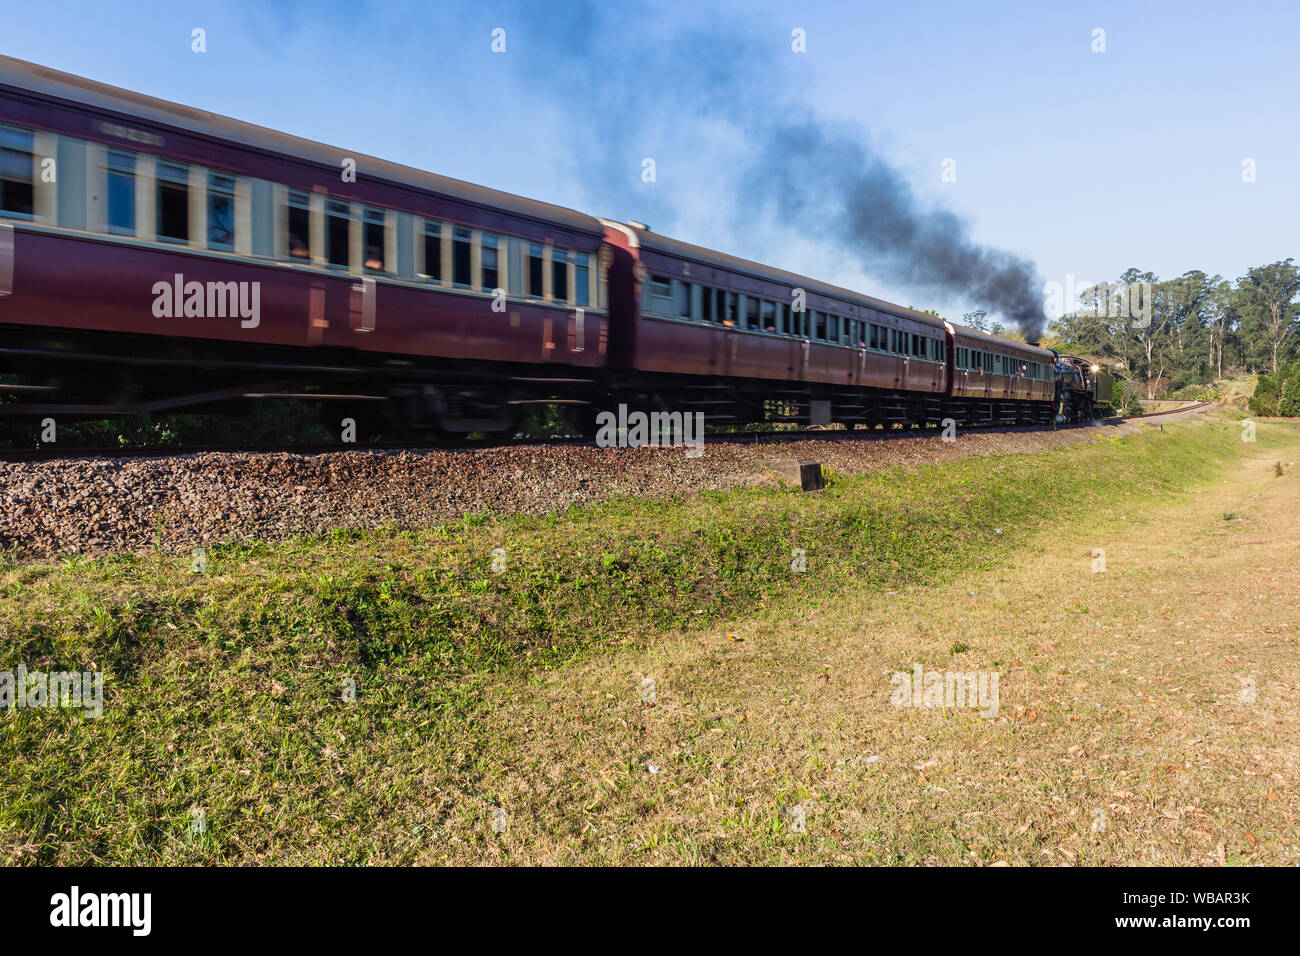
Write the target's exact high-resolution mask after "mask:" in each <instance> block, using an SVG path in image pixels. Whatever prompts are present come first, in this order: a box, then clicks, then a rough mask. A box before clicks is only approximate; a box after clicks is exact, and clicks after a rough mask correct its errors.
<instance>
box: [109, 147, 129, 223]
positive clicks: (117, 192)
mask: <svg viewBox="0 0 1300 956" xmlns="http://www.w3.org/2000/svg"><path fill="white" fill-rule="evenodd" d="M108 231H109V233H111V234H112V235H115V236H134V235H135V156H134V155H132V154H131V153H122V152H118V151H117V150H110V151H109V153H108Z"/></svg>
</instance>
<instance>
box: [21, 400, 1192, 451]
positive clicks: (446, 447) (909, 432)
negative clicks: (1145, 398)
mask: <svg viewBox="0 0 1300 956" xmlns="http://www.w3.org/2000/svg"><path fill="white" fill-rule="evenodd" d="M1211 404H1213V403H1212V402H1192V403H1190V404H1188V405H1185V406H1184V407H1182V408H1169V409H1165V410H1164V411H1159V412H1148V413H1146V414H1143V415H1129V416H1118V415H1116V416H1112V417H1110V418H1105V419H1098V420H1097V422H1095V423H1092V422H1080V423H1077V424H1073V425H1063V426H1058V428H1065V429H1071V428H1089V427H1092V426H1093V425H1094V424H1096V423H1103V424H1104V423H1116V422H1126V421H1136V420H1138V419H1144V418H1156V417H1159V416H1162V415H1174V414H1178V413H1180V412H1188V411H1194V410H1195V409H1198V408H1203V407H1205V406H1207V405H1211ZM1051 430H1052V426H1051V425H977V426H968V427H966V428H963V429H961V431H963V432H972V431H974V432H979V433H980V434H984V435H989V434H1005V433H1014V432H1025V433H1028V432H1041V431H1051ZM938 431H939V429H938V428H937V427H935V426H926V427H911V428H889V429H854V430H853V431H849V430H847V429H842V428H797V429H789V430H783V431H770V432H764V431H725V432H711V433H709V434H708V435H707V436H706V439H705V443H706V444H708V443H709V442H736V443H744V444H754V445H762V444H777V443H780V442H785V441H793V440H799V441H808V440H813V441H845V440H852V441H890V440H893V439H899V438H915V437H916V436H917V435H926V434H930V433H938ZM590 444H592V442H591V441H590V440H582V439H579V438H575V437H572V436H561V437H550V438H546V437H537V438H524V437H515V438H506V439H502V438H482V439H456V440H445V441H437V440H429V439H422V440H418V441H380V442H376V443H374V444H369V443H356V444H351V443H349V444H345V443H342V442H334V443H327V444H269V445H268V444H238V445H166V446H161V445H160V446H149V447H140V448H105V447H71V448H55V447H52V446H49V445H47V446H44V447H41V448H5V449H0V462H28V461H61V460H68V459H75V458H179V457H183V456H185V455H205V454H222V453H228V454H236V453H237V454H259V453H261V454H292V455H330V454H337V453H339V452H349V451H369V452H397V451H412V450H418V449H435V450H440V451H455V450H474V449H487V448H512V447H521V446H523V447H526V446H530V445H540V446H555V445H590Z"/></svg>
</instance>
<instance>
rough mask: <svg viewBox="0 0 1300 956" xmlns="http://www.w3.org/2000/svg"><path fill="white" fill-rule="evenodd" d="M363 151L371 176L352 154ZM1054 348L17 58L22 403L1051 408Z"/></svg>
mask: <svg viewBox="0 0 1300 956" xmlns="http://www.w3.org/2000/svg"><path fill="white" fill-rule="evenodd" d="M353 171H354V172H355V175H351V174H352V173H353ZM1053 362H1054V355H1053V353H1051V352H1048V351H1046V350H1043V349H1038V348H1035V347H1032V346H1027V345H1025V344H1023V343H1019V342H1014V341H1010V340H1007V339H1001V338H998V337H995V336H990V335H987V334H985V333H982V332H978V331H975V330H973V329H966V328H962V327H954V326H951V325H949V324H948V323H945V322H944V321H942V320H941V319H937V318H935V317H934V316H932V315H929V314H926V313H922V312H917V311H914V310H911V309H905V308H902V307H900V306H895V305H891V304H889V303H887V302H883V301H880V300H878V299H874V298H871V297H868V296H864V295H860V294H858V293H855V292H851V291H849V290H847V289H842V288H839V287H836V286H832V285H828V284H826V283H822V282H817V281H816V280H813V279H809V278H806V277H803V276H798V275H794V274H792V273H788V272H783V271H780V270H777V269H772V268H769V267H767V266H763V265H759V264H757V263H753V262H747V261H744V260H741V259H736V258H733V257H731V256H727V255H724V254H721V253H718V252H713V251H710V250H707V249H702V248H699V247H696V246H691V245H688V244H686V243H682V242H677V241H675V240H671V239H668V238H665V237H663V236H659V235H657V234H655V233H653V232H651V231H650V230H649V229H647V228H646V227H644V226H643V225H640V224H629V225H624V224H621V223H615V222H609V221H606V220H597V219H594V218H592V217H590V216H586V215H584V214H582V213H578V212H575V211H573V210H569V209H564V208H561V207H557V206H552V205H548V204H546V203H541V202H535V201H532V200H528V199H523V198H520V197H517V196H513V195H510V194H507V193H502V192H497V191H494V190H490V189H486V188H483V187H480V186H474V185H470V184H468V183H463V182H459V181H456V180H452V179H447V178H445V177H441V176H436V175H432V174H429V173H424V172H420V171H418V170H414V169H410V168H407V167H404V166H398V165H395V164H392V163H387V162H384V161H382V160H378V159H374V158H371V157H367V156H363V155H359V154H356V153H352V152H348V151H345V150H340V149H335V148H331V147H328V146H324V145H321V144H318V143H313V142H309V141H307V140H302V139H298V138H296V137H292V136H286V135H284V134H281V133H276V132H272V131H270V130H266V129H262V128H260V127H256V126H251V125H249V124H246V123H240V122H237V121H235V120H230V119H226V118H224V117H219V116H214V115H212V114H209V113H204V112H201V111H198V110H193V109H188V108H186V107H182V106H177V105H174V104H171V103H168V102H165V101H162V100H157V99H153V98H151V97H145V96H140V95H137V94H134V93H130V92H127V91H124V90H119V89H115V88H113V87H108V86H105V85H103V84H99V83H94V82H91V81H88V80H84V79H81V78H78V77H74V76H71V75H68V74H65V73H59V72H56V71H53V70H48V69H45V68H43V67H39V66H36V65H33V64H29V63H24V62H22V61H18V60H12V59H9V58H5V57H0V414H4V415H11V416H12V415H27V416H46V415H50V416H55V417H59V416H63V417H69V418H70V417H78V416H81V417H105V416H109V415H117V414H126V413H131V412H137V411H170V410H180V409H184V410H210V409H218V410H228V409H231V408H242V407H246V405H247V403H248V402H250V401H253V400H274V399H276V398H283V397H293V396H300V395H307V396H308V397H311V398H313V399H318V400H322V401H327V402H329V403H331V404H330V405H329V406H328V407H329V408H330V411H331V417H332V418H333V419H334V420H335V421H338V420H339V418H340V416H343V415H349V416H352V417H354V418H357V419H358V421H359V423H364V424H363V425H362V428H360V429H359V431H362V430H364V432H365V433H368V434H374V433H377V432H389V433H392V432H414V433H428V432H431V431H440V432H467V431H506V430H509V429H510V428H512V427H513V426H514V425H515V424H517V423H518V421H519V419H520V418H521V417H522V415H523V414H524V413H526V412H528V411H531V410H532V409H533V408H535V407H536V406H539V405H546V404H561V405H569V406H572V407H573V409H574V410H575V411H576V412H577V414H576V415H575V420H576V421H579V422H582V423H584V424H587V425H590V424H591V420H592V418H593V413H594V412H597V411H600V410H602V409H609V408H612V407H613V406H614V405H615V404H616V403H618V402H625V403H627V404H628V405H629V406H630V407H634V408H641V409H644V410H670V411H687V412H693V411H701V412H704V413H705V415H706V418H707V420H708V421H710V422H713V423H726V422H731V423H735V422H753V421H791V422H805V423H825V422H831V421H838V422H843V423H844V424H845V425H848V426H857V425H868V426H869V425H878V424H884V425H889V424H891V423H923V422H940V421H942V420H943V419H945V418H952V419H954V420H955V421H957V422H958V423H962V424H967V423H969V424H978V423H994V422H1046V421H1050V420H1051V418H1052V415H1053V412H1054V408H1055V406H1054V387H1055V385H1054V377H1055V376H1054V368H1053Z"/></svg>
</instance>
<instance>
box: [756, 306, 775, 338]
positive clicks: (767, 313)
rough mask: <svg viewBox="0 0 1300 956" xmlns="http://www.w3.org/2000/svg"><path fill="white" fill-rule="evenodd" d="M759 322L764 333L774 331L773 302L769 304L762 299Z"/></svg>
mask: <svg viewBox="0 0 1300 956" xmlns="http://www.w3.org/2000/svg"><path fill="white" fill-rule="evenodd" d="M759 321H760V322H761V323H762V328H763V331H764V332H775V331H776V303H775V302H769V301H767V299H764V300H763V301H762V305H761V317H760V319H759Z"/></svg>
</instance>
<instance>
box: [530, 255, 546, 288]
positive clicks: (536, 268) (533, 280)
mask: <svg viewBox="0 0 1300 956" xmlns="http://www.w3.org/2000/svg"><path fill="white" fill-rule="evenodd" d="M545 265H546V263H545V260H544V259H543V257H542V244H541V243H540V242H530V243H529V244H528V294H529V295H531V296H534V297H536V298H538V299H540V298H541V297H542V273H543V272H544V270H545Z"/></svg>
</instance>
